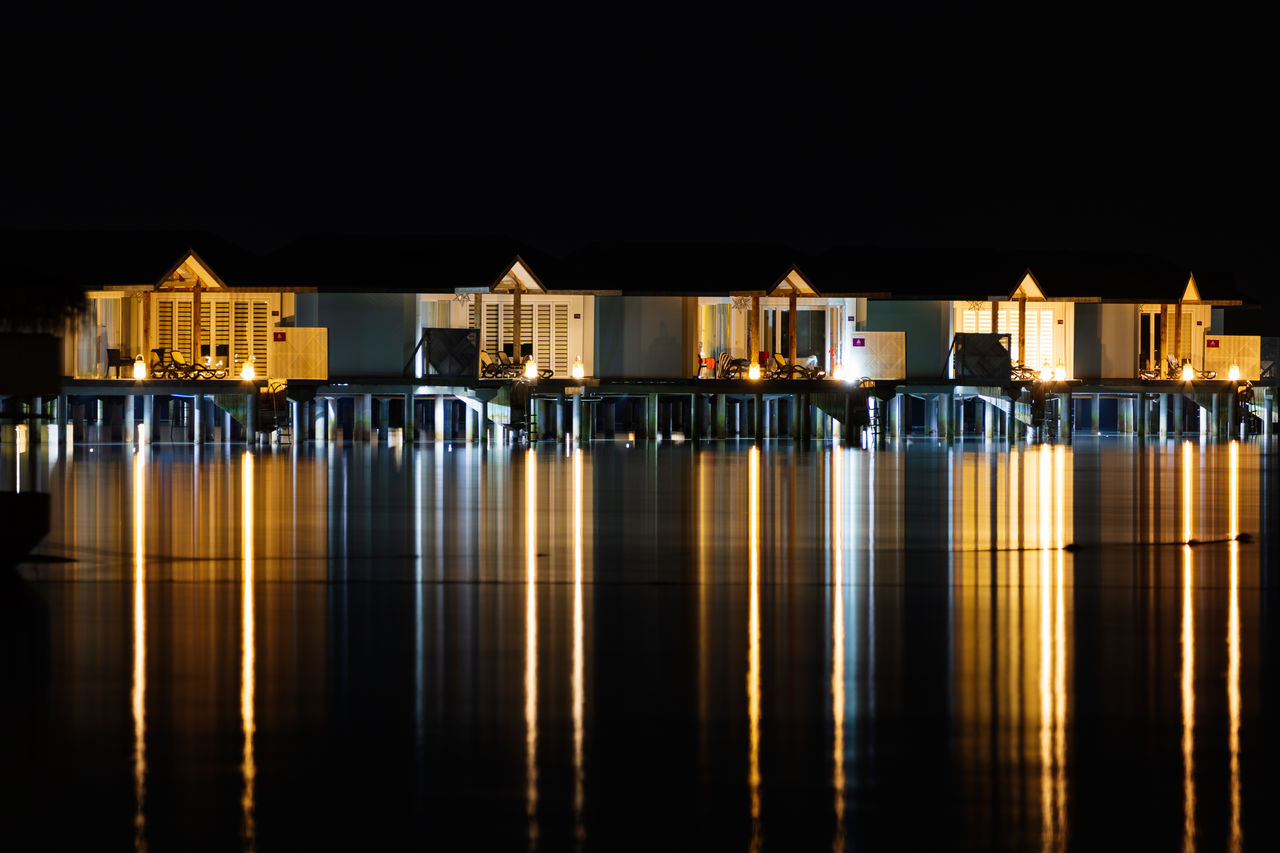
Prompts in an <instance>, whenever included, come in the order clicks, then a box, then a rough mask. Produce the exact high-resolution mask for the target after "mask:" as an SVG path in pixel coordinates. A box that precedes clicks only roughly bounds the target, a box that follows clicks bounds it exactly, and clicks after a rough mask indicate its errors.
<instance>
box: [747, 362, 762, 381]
mask: <svg viewBox="0 0 1280 853" xmlns="http://www.w3.org/2000/svg"><path fill="white" fill-rule="evenodd" d="M747 378H748V379H759V378H760V365H758V364H754V363H753V364H752V365H751V366H750V367H748V368H747Z"/></svg>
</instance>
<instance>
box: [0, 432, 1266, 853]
mask: <svg viewBox="0 0 1280 853" xmlns="http://www.w3.org/2000/svg"><path fill="white" fill-rule="evenodd" d="M1277 474H1280V472H1278V471H1277V467H1276V456H1275V452H1274V448H1271V449H1267V448H1265V447H1262V446H1259V445H1257V444H1249V443H1246V444H1234V443H1233V444H1230V445H1223V444H1205V445H1201V444H1198V443H1196V444H1193V443H1185V444H1184V443H1178V442H1173V441H1170V442H1168V443H1151V444H1147V445H1145V446H1144V445H1136V444H1133V443H1131V442H1123V441H1115V442H1109V441H1106V440H1093V439H1085V440H1081V441H1078V442H1077V443H1076V445H1075V446H1073V447H1061V446H1046V447H1029V448H1015V449H1012V450H1010V449H1009V448H1008V447H1006V446H1004V445H992V446H987V445H983V444H977V443H968V444H960V445H956V446H953V447H952V448H946V447H940V446H938V445H936V444H933V443H922V442H916V443H911V444H907V445H903V446H901V447H898V448H895V449H890V450H881V451H877V452H865V451H860V450H845V449H841V448H830V447H826V448H815V449H812V450H795V449H792V448H791V447H790V445H788V444H781V445H778V446H774V445H768V446H766V447H765V448H764V449H763V450H756V449H752V448H750V447H749V446H748V445H745V444H744V445H741V446H739V445H735V444H732V443H730V444H728V445H725V446H722V447H713V448H711V449H695V448H694V447H692V446H691V445H688V444H685V445H671V444H663V445H660V446H657V447H644V446H641V447H640V448H626V447H623V446H619V445H613V444H597V445H593V446H591V447H589V448H587V449H585V450H582V451H578V452H568V451H566V450H565V449H564V447H563V446H561V447H557V446H556V445H551V444H547V445H543V446H540V447H538V448H537V450H536V452H534V451H529V452H526V451H524V450H506V449H500V450H492V451H488V452H482V451H481V450H479V449H477V448H474V447H465V446H455V447H452V448H451V449H446V448H444V447H440V448H434V449H432V448H428V449H418V450H416V451H415V450H407V449H406V450H396V449H386V448H369V447H359V448H351V447H345V448H338V447H335V448H324V447H319V448H312V447H304V448H300V449H298V450H296V451H293V452H290V451H288V450H286V451H284V452H280V453H263V454H259V455H255V456H248V455H245V454H243V453H242V452H240V450H239V449H235V450H230V449H226V448H220V447H210V448H204V449H200V450H195V449H192V448H184V447H176V446H175V447H168V446H162V445H157V446H156V447H154V448H153V449H151V450H149V451H147V452H143V453H140V454H134V453H132V452H130V451H129V449H128V448H122V447H119V446H114V447H113V446H97V447H88V446H85V445H80V446H77V447H75V448H74V449H73V451H72V452H71V453H70V454H68V453H66V452H65V451H64V452H63V453H62V454H61V455H58V454H57V453H56V452H55V453H53V454H50V453H49V452H48V451H47V450H45V451H38V452H36V453H34V454H24V455H22V456H16V455H15V454H14V452H13V447H12V446H10V447H6V448H5V449H4V455H3V456H0V477H3V482H4V483H5V486H4V488H5V489H6V490H12V489H13V488H14V487H15V485H17V487H20V488H22V489H24V490H27V489H31V488H36V489H40V490H44V491H48V492H49V493H51V494H52V500H53V529H52V532H51V534H50V535H49V537H48V539H47V540H46V542H45V544H44V545H43V546H42V547H41V549H40V557H39V558H38V559H35V560H32V561H31V562H28V563H25V564H23V565H21V566H19V568H18V572H17V574H18V576H19V578H20V579H21V581H20V582H13V581H12V580H11V581H10V582H9V585H8V586H7V587H6V600H5V614H6V615H5V620H4V621H5V628H4V630H5V635H4V636H5V642H6V646H7V648H6V650H5V653H4V654H5V658H6V664H5V665H6V676H5V681H6V684H5V693H6V694H7V697H8V698H6V699H4V700H3V714H4V732H5V734H4V744H5V746H4V756H5V758H4V764H5V770H4V790H3V796H4V801H3V802H4V805H3V810H4V812H3V814H4V819H5V826H6V827H8V830H7V831H8V832H10V833H11V835H12V834H22V835H25V836H26V837H29V838H32V839H33V840H35V842H36V843H38V844H39V845H40V846H42V847H59V846H62V847H73V848H82V849H129V848H136V849H142V848H150V849H155V850H161V849H190V848H202V849H204V848H217V849H239V848H246V849H262V850H274V849H294V848H299V849H301V848H317V847H321V848H348V849H359V848H360V847H361V846H376V847H378V848H380V849H386V848H398V847H438V848H443V849H458V848H463V847H467V848H498V849H524V848H528V847H533V848H540V849H571V848H575V847H586V848H597V849H606V850H607V849H617V848H634V847H658V848H660V849H661V848H676V849H705V848H715V849H720V848H729V849H742V848H747V849H751V848H775V849H857V848H867V849H884V848H888V847H892V848H894V849H940V848H946V849H954V848H973V849H991V848H998V849H1041V850H1056V849H1067V848H1072V849H1094V848H1099V847H1109V848H1115V847H1142V848H1144V849H1148V848H1149V849H1164V850H1170V849H1185V850H1189V849H1205V850H1218V849H1243V848H1248V847H1253V848H1255V849H1256V848H1262V847H1266V846H1268V843H1269V842H1270V841H1273V840H1274V836H1275V835H1276V830H1277V818H1276V816H1275V808H1274V806H1273V803H1272V797H1273V795H1274V793H1275V787H1276V786H1275V784H1274V782H1273V781H1272V779H1271V775H1272V774H1273V773H1274V770H1273V768H1274V766H1275V763H1276V760H1277V758H1280V749H1277V742H1276V736H1275V735H1274V734H1273V733H1272V732H1270V731H1269V730H1268V728H1267V725H1266V723H1267V721H1268V718H1269V717H1270V716H1273V715H1272V709H1273V708H1274V706H1275V689H1276V684H1277V675H1276V672H1275V667H1274V664H1273V663H1272V656H1271V655H1270V654H1269V653H1268V652H1267V649H1269V648H1271V647H1273V646H1275V629H1274V627H1272V625H1271V624H1269V623H1268V618H1269V611H1270V610H1271V609H1274V588H1273V587H1274V583H1273V580H1272V579H1273V578H1274V575H1273V574H1272V573H1273V572H1274V566H1275V564H1276V562H1277V561H1276V547H1277V546H1276V526H1277V521H1276V519H1275V513H1276V510H1275V504H1276V497H1275V496H1276V477H1277ZM6 571H8V570H6ZM1272 621H1274V620H1272Z"/></svg>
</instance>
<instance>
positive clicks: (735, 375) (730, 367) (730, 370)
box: [716, 352, 751, 379]
mask: <svg viewBox="0 0 1280 853" xmlns="http://www.w3.org/2000/svg"><path fill="white" fill-rule="evenodd" d="M750 367H751V362H750V361H748V360H747V359H745V358H730V357H729V354H728V353H727V352H722V353H720V355H718V356H716V369H717V371H719V372H718V373H717V375H716V378H717V379H742V378H745V377H746V375H747V370H748V369H750Z"/></svg>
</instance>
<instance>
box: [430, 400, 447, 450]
mask: <svg viewBox="0 0 1280 853" xmlns="http://www.w3.org/2000/svg"><path fill="white" fill-rule="evenodd" d="M444 400H445V397H444V395H443V394H436V395H435V396H434V397H432V398H431V415H432V418H431V419H432V421H433V423H432V434H431V440H432V441H444Z"/></svg>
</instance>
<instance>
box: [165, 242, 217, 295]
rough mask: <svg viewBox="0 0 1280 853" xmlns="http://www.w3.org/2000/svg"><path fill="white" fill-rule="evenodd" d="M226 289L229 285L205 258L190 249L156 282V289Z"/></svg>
mask: <svg viewBox="0 0 1280 853" xmlns="http://www.w3.org/2000/svg"><path fill="white" fill-rule="evenodd" d="M197 287H199V288H201V289H202V290H226V289H227V285H226V283H224V282H223V280H222V279H221V278H219V277H218V274H217V273H215V272H214V271H213V269H212V268H211V267H210V266H209V265H208V264H206V263H205V262H204V259H203V258H201V257H200V256H199V255H197V254H196V253H195V250H194V249H188V250H187V252H186V254H184V255H183V256H182V257H181V258H179V259H178V262H177V263H176V264H174V265H173V266H171V267H170V268H169V271H168V272H166V273H165V274H164V275H162V276H161V277H160V280H159V281H157V282H156V284H155V289H156V290H194V289H196V288H197Z"/></svg>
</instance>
